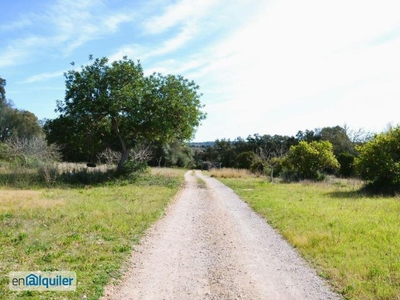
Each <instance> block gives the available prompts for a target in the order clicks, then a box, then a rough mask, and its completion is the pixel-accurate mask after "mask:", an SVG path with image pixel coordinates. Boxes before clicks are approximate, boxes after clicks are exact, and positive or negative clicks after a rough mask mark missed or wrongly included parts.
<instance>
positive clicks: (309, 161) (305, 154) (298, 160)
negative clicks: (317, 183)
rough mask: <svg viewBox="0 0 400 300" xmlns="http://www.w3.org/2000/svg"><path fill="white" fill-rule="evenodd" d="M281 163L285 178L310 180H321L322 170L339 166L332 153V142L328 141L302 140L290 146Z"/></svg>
mask: <svg viewBox="0 0 400 300" xmlns="http://www.w3.org/2000/svg"><path fill="white" fill-rule="evenodd" d="M282 163H283V165H284V167H285V169H286V171H285V172H284V176H286V177H287V178H298V179H312V180H321V178H322V174H323V173H324V172H326V171H328V170H335V169H338V168H339V166H340V165H339V162H338V161H337V159H336V158H335V156H334V154H333V147H332V144H331V143H330V142H328V141H313V142H310V143H308V142H304V141H302V142H300V143H299V144H298V145H296V146H292V147H290V150H289V153H288V154H287V156H286V157H285V158H284V160H283V162H282Z"/></svg>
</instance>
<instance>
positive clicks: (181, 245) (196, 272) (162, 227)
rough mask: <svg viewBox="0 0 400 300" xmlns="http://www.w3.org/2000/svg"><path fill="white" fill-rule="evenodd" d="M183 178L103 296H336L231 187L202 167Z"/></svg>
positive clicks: (106, 298) (110, 299) (254, 299)
mask: <svg viewBox="0 0 400 300" xmlns="http://www.w3.org/2000/svg"><path fill="white" fill-rule="evenodd" d="M197 178H201V179H202V180H204V181H205V182H206V185H204V184H202V182H201V181H199V180H198V179H197ZM185 180H186V186H185V188H184V189H183V190H182V191H181V192H180V194H179V196H178V197H177V199H176V201H175V202H174V203H173V204H172V205H171V206H170V207H169V209H168V211H167V213H166V215H165V217H164V218H162V219H161V220H160V221H158V222H157V223H156V224H155V225H154V226H153V227H152V228H151V229H150V230H149V231H148V233H147V235H146V237H145V238H144V239H143V240H142V242H141V245H139V246H137V247H136V248H135V251H134V252H133V253H132V257H131V259H130V261H129V268H128V270H127V272H126V273H125V275H124V277H123V279H122V281H121V282H120V283H119V284H118V285H113V284H111V285H109V286H108V287H107V288H106V290H105V293H104V295H105V296H104V297H103V298H102V299H103V300H117V299H118V300H119V299H121V300H122V299H123V300H127V299H134V300H138V299H152V300H154V299H178V300H183V299H191V300H193V299H251V300H258V299H260V300H266V299H273V300H277V299H296V300H300V299H324V300H325V299H340V297H339V296H338V295H336V294H334V293H333V292H331V291H330V289H329V287H328V286H327V284H326V283H325V282H324V281H323V280H322V279H321V278H320V277H318V276H317V275H316V272H315V270H313V269H311V268H310V267H309V266H308V265H307V263H305V262H304V261H303V260H302V259H301V258H300V256H299V255H298V254H297V252H296V251H295V250H294V249H293V248H292V247H291V246H289V245H288V243H287V242H286V241H285V240H284V239H283V238H282V237H281V236H280V235H278V234H277V233H276V231H275V230H273V229H272V228H271V227H270V226H269V225H268V224H267V223H266V222H265V220H263V219H262V218H261V217H259V216H258V215H257V214H256V213H254V212H253V211H252V210H251V209H250V208H249V207H248V206H247V204H245V203H244V202H243V201H242V200H240V199H239V197H238V196H237V195H236V194H235V193H234V192H233V191H232V190H231V189H229V188H228V187H226V186H225V185H223V184H222V183H220V182H219V181H217V180H215V179H213V178H209V177H206V176H203V175H202V174H201V172H200V171H196V172H195V173H192V172H191V171H189V172H187V173H186V174H185Z"/></svg>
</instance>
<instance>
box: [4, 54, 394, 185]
mask: <svg viewBox="0 0 400 300" xmlns="http://www.w3.org/2000/svg"><path fill="white" fill-rule="evenodd" d="M89 60H90V63H89V64H88V65H86V66H81V67H80V68H79V69H78V70H76V69H72V70H69V71H67V72H66V73H65V74H64V75H65V86H66V92H65V98H64V100H61V101H60V100H59V101H57V111H58V112H59V114H60V115H59V116H58V117H57V118H55V119H52V120H46V121H45V122H42V123H40V122H39V121H38V119H37V118H36V116H35V115H34V114H33V113H31V112H28V111H25V110H19V109H17V108H15V107H14V106H13V104H12V102H11V101H10V100H8V99H7V98H6V93H5V86H6V81H5V80H4V79H2V78H1V77H0V158H3V159H6V158H7V155H8V157H10V156H13V155H14V154H13V155H12V153H13V151H14V152H15V151H17V150H16V149H19V150H18V151H19V152H21V151H25V154H23V155H22V154H21V155H20V156H19V157H24V159H23V160H21V159H20V161H24V162H25V163H26V162H28V161H29V159H27V158H28V157H29V156H30V155H32V153H36V152H37V151H38V150H37V149H41V150H40V151H42V152H41V153H47V152H48V153H50V154H49V155H47V154H46V155H44V154H41V156H40V157H51V158H52V159H54V158H58V159H61V160H63V161H75V162H76V161H86V162H88V166H89V165H93V166H95V165H96V163H98V162H108V163H110V162H112V163H114V164H116V171H117V173H118V174H123V173H129V172H130V171H132V170H135V169H142V168H143V167H144V166H145V165H152V166H159V167H161V166H168V167H171V166H178V167H185V168H206V169H207V168H210V167H213V166H218V167H221V166H222V167H227V168H241V169H249V170H250V171H251V172H253V173H256V174H263V175H266V176H269V177H271V178H272V179H273V178H274V177H277V176H279V177H282V178H283V179H284V180H302V179H311V180H320V179H322V178H324V176H325V175H326V174H332V175H336V176H340V177H354V176H357V177H360V178H362V179H365V180H368V181H370V182H372V183H374V187H375V188H376V189H377V190H380V189H382V187H384V188H387V189H388V190H393V189H396V187H398V186H399V184H400V150H399V149H400V127H398V126H397V127H391V128H389V129H388V130H387V131H385V132H383V133H380V134H371V133H369V132H365V131H363V130H357V131H355V130H350V129H349V128H348V127H347V126H334V127H323V128H320V129H314V130H308V129H307V130H305V131H298V133H297V134H296V135H295V136H282V135H267V134H265V135H259V134H253V135H249V136H248V137H247V138H241V137H238V138H236V139H235V140H232V141H231V140H229V139H217V140H216V141H215V142H208V143H205V144H200V145H199V144H198V143H197V144H190V143H189V141H190V139H191V138H192V137H193V135H194V132H195V130H196V128H197V127H198V126H200V124H201V122H202V120H204V119H205V118H206V114H205V113H204V112H203V111H202V108H203V107H204V106H203V105H202V103H201V101H200V97H201V93H200V92H199V87H198V86H197V85H196V84H195V82H193V81H189V80H188V79H186V78H184V77H182V76H180V75H170V74H169V75H162V74H159V73H153V74H152V75H149V76H145V75H144V72H143V69H142V66H141V64H140V61H137V62H135V61H133V60H131V59H128V58H127V57H123V58H122V59H121V60H119V61H114V62H111V63H110V62H109V61H108V59H107V58H106V57H103V58H97V59H94V58H93V57H92V56H90V57H89ZM72 65H73V66H74V64H72ZM38 138H39V139H42V142H40V141H39V140H38ZM23 139H25V140H26V141H21V140H23ZM35 139H36V140H35ZM44 139H45V140H46V143H45V144H47V145H45V144H43V141H44ZM28 140H32V141H33V142H29V141H28ZM46 147H47V148H46ZM28 148H30V150H29V151H27V150H24V149H28ZM2 149H3V150H2ZM4 149H6V150H4ZM32 149H36V150H32ZM7 151H8V152H7ZM35 151H36V152H35ZM43 151H44V152H43ZM46 151H47V152H46ZM56 152H57V153H56ZM7 153H8V154H7ZM26 153H30V154H29V155H26ZM14 156H15V155H14ZM41 159H42V158H41Z"/></svg>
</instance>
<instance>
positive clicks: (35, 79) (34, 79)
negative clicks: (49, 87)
mask: <svg viewBox="0 0 400 300" xmlns="http://www.w3.org/2000/svg"><path fill="white" fill-rule="evenodd" d="M63 74H64V71H56V72H46V73H41V74H36V75H33V76H30V77H29V78H27V79H25V80H23V81H21V82H20V83H34V82H41V81H46V80H49V79H52V78H57V77H61V76H62V75H63Z"/></svg>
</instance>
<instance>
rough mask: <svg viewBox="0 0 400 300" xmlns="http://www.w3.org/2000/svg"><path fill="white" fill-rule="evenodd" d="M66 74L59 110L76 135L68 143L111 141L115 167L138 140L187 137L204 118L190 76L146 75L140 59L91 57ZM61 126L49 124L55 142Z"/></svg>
mask: <svg viewBox="0 0 400 300" xmlns="http://www.w3.org/2000/svg"><path fill="white" fill-rule="evenodd" d="M65 78H66V95H65V100H64V102H58V111H59V112H60V113H61V114H62V115H61V116H60V117H59V118H66V119H67V121H68V122H72V124H70V125H71V126H70V128H73V129H74V134H75V135H76V137H75V138H73V139H71V140H70V142H71V143H73V144H74V146H75V148H80V147H82V148H83V149H86V151H88V150H87V149H89V147H90V146H92V147H93V144H94V145H95V148H98V147H101V145H102V144H103V145H113V146H114V148H115V149H114V150H120V151H121V153H122V155H121V160H120V162H119V164H118V171H123V168H124V167H125V162H126V161H127V160H128V158H129V153H130V150H131V149H132V148H134V147H135V146H136V145H138V144H141V143H143V142H145V141H160V142H162V143H166V142H171V141H173V140H174V139H177V140H180V141H183V140H189V139H190V138H191V137H192V136H193V133H194V130H195V128H196V127H197V126H199V125H200V121H201V120H202V119H204V118H205V114H204V113H203V112H202V111H201V108H202V107H203V105H202V104H201V103H200V96H201V95H200V94H199V93H198V89H199V87H198V86H197V85H196V84H195V83H194V82H193V81H189V80H187V79H185V78H183V77H182V76H174V75H167V76H163V75H161V74H153V75H150V76H148V77H146V76H144V73H143V69H142V66H141V65H140V63H139V62H137V63H135V62H134V61H132V60H130V59H128V58H126V57H124V58H123V59H122V60H119V61H114V62H112V63H111V64H110V63H109V62H108V59H107V58H106V57H103V58H101V59H95V60H94V61H93V62H92V63H91V64H89V65H87V66H82V69H81V71H75V70H71V71H68V72H67V73H66V74H65ZM60 125H61V124H57V122H56V123H54V122H53V123H49V126H47V128H46V129H47V132H48V133H49V135H50V139H51V140H53V141H58V136H59V135H58V134H57V135H55V134H54V135H52V132H54V133H55V132H60V131H61V132H62V130H63V128H62V127H61V126H60ZM66 130H69V129H66ZM89 131H90V132H89ZM65 133H66V134H67V136H69V135H70V133H68V132H65ZM61 136H62V135H61ZM87 137H89V138H90V139H89V141H88V140H87ZM85 139H86V142H85ZM104 148H105V147H104ZM95 150H96V149H95ZM96 151H97V150H96Z"/></svg>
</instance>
